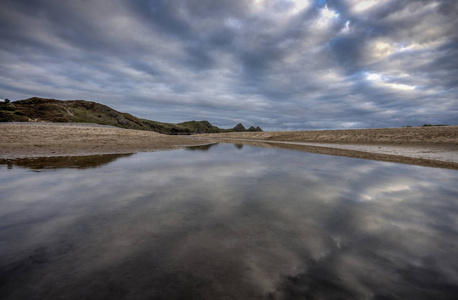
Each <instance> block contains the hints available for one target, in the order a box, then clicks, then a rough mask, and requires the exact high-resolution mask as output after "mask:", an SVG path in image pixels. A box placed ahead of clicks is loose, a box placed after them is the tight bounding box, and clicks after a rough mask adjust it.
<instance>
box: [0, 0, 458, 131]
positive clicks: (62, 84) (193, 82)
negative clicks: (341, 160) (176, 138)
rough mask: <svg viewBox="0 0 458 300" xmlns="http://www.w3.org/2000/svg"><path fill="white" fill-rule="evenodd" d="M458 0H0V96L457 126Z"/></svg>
mask: <svg viewBox="0 0 458 300" xmlns="http://www.w3.org/2000/svg"><path fill="white" fill-rule="evenodd" d="M456 28H458V1H456V0H340V1H339V0H334V1H333V0H316V1H313V0H220V1H216V0H187V1H184V0H182V1H181V0H150V1H146V0H144V1H140V0H138V1H127V0H126V1H121V0H104V1H95V0H94V1H91V0H79V1H76V0H75V1H58V0H55V1H53V0H36V1H26V0H23V1H20V0H14V1H13V0H2V1H1V2H0V41H1V47H0V98H9V99H11V100H18V99H25V98H29V97H32V96H40V97H47V98H56V99H84V100H92V101H97V102H100V103H103V104H106V105H109V106H111V107H113V108H115V109H117V110H120V111H123V112H129V113H131V114H134V115H136V116H139V117H143V118H148V119H152V120H157V121H166V122H174V123H176V122H182V121H188V120H209V121H210V122H211V123H212V124H214V125H217V126H221V127H226V128H228V127H233V126H234V125H235V124H237V123H238V122H242V123H243V124H244V125H245V126H251V125H255V126H261V127H262V128H263V129H265V130H304V129H318V128H371V127H396V126H407V125H413V126H417V125H422V124H425V123H428V124H450V125H452V124H458V117H457V115H458V31H457V30H456Z"/></svg>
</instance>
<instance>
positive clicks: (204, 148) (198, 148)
mask: <svg viewBox="0 0 458 300" xmlns="http://www.w3.org/2000/svg"><path fill="white" fill-rule="evenodd" d="M216 145H218V143H213V144H208V145H201V146H189V147H185V148H184V149H185V150H190V151H208V150H210V148H211V147H213V146H216Z"/></svg>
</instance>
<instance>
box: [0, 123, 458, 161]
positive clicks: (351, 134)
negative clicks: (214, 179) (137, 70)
mask: <svg viewBox="0 0 458 300" xmlns="http://www.w3.org/2000/svg"><path fill="white" fill-rule="evenodd" d="M212 142H231V143H243V144H252V145H258V146H263V147H278V148H287V149H294V150H300V151H306V152H314V153H320V154H329V155H339V156H347V157H357V158H363V159H375V160H382V161H391V162H398V163H408V164H417V165H423V166H431V167H442V168H451V169H458V126H428V127H416V128H386V129H356V130H326V131H296V132H291V131H289V132H288V131H282V132H240V133H236V132H234V133H222V134H201V135H194V136H192V137H189V136H170V135H163V134H159V133H156V132H151V131H140V130H129V129H120V128H115V127H110V126H101V125H95V124H72V123H70V124H59V123H0V158H2V159H13V158H24V157H44V156H47V157H49V156H75V155H95V154H122V153H135V152H148V151H160V150H170V149H177V148H179V147H182V146H191V145H202V144H208V143H212Z"/></svg>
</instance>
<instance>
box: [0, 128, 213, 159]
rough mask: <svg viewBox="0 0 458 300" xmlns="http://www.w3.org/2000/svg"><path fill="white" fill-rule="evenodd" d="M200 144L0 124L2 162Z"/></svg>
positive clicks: (110, 131)
mask: <svg viewBox="0 0 458 300" xmlns="http://www.w3.org/2000/svg"><path fill="white" fill-rule="evenodd" d="M202 143H203V142H202V141H199V140H194V139H190V138H186V137H183V136H170V135H164V134H160V133H156V132H152V131H143V130H130V129H121V128H115V127H110V126H100V125H95V124H59V123H14V124H12V123H0V158H3V159H11V158H24V157H42V156H76V155H95V154H123V153H135V152H149V151H160V150H171V149H177V148H179V147H182V146H191V145H199V144H202ZM206 143H208V142H206Z"/></svg>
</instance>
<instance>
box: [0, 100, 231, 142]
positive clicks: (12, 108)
mask: <svg viewBox="0 0 458 300" xmlns="http://www.w3.org/2000/svg"><path fill="white" fill-rule="evenodd" d="M0 122H60V123H70V122H71V123H95V124H102V125H111V126H116V127H120V128H127V129H138V130H150V131H156V132H159V133H163V134H182V135H189V134H197V133H221V132H230V131H233V129H221V128H218V127H216V126H213V125H211V124H210V122H208V121H189V122H184V123H179V124H172V123H162V122H157V121H151V120H146V119H140V118H137V117H135V116H133V115H131V114H128V113H122V112H119V111H116V110H114V109H112V108H110V107H108V106H106V105H103V104H100V103H96V102H92V101H85V100H66V101H62V100H55V99H44V98H38V97H33V98H29V99H26V100H18V101H14V102H0Z"/></svg>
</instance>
